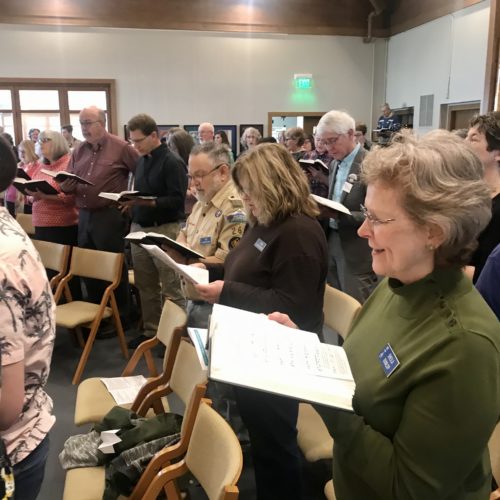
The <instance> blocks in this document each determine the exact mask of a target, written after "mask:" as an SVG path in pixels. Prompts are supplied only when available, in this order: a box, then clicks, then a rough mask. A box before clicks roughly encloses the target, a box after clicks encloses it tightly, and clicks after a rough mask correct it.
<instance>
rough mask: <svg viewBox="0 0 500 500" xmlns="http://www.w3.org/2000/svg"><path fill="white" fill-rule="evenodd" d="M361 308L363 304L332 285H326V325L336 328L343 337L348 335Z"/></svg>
mask: <svg viewBox="0 0 500 500" xmlns="http://www.w3.org/2000/svg"><path fill="white" fill-rule="evenodd" d="M360 309H361V304H360V303H359V302H358V301H357V300H356V299H354V298H353V297H351V296H350V295H347V293H344V292H341V291H340V290H337V289H336V288H333V287H332V286H330V285H326V287H325V301H324V304H323V314H324V316H325V325H326V326H327V327H328V328H331V329H332V330H335V331H336V332H337V333H338V334H339V335H340V336H341V337H342V338H343V339H345V338H346V337H347V334H348V333H349V329H350V328H351V325H352V322H353V321H354V318H355V317H356V315H357V314H358V312H359V310H360Z"/></svg>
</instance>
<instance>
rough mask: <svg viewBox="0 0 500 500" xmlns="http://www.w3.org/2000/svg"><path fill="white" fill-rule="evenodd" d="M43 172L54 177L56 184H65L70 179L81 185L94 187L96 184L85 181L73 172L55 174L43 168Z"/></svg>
mask: <svg viewBox="0 0 500 500" xmlns="http://www.w3.org/2000/svg"><path fill="white" fill-rule="evenodd" d="M40 171H41V172H43V173H44V174H47V175H50V177H53V178H54V180H55V181H56V182H59V183H60V182H64V181H67V180H68V179H73V180H75V181H77V182H79V183H80V184H87V185H89V186H93V185H94V183H93V182H90V181H88V180H87V179H84V178H83V177H80V176H79V175H76V174H72V173H71V172H53V171H52V170H49V169H47V168H42V169H40Z"/></svg>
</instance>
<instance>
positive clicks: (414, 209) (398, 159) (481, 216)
mask: <svg viewBox="0 0 500 500" xmlns="http://www.w3.org/2000/svg"><path fill="white" fill-rule="evenodd" d="M361 177H362V180H363V181H364V182H365V183H366V184H373V183H375V182H380V183H382V184H384V185H387V186H389V187H391V188H393V189H396V190H397V191H399V192H400V193H401V200H402V204H403V208H404V209H405V210H406V212H407V213H408V215H409V216H410V217H411V219H412V220H414V221H415V222H416V223H417V224H420V225H425V224H435V225H437V226H438V227H440V228H441V230H442V231H443V235H444V241H443V243H442V244H441V245H440V246H439V248H438V249H437V250H436V252H435V265H436V266H437V267H446V266H463V265H465V264H467V263H468V261H469V257H470V255H471V253H472V252H473V251H474V249H475V248H476V246H477V241H476V240H477V236H478V235H479V233H480V232H481V231H482V230H483V229H484V228H485V227H486V225H487V224H488V222H489V220H490V218H491V197H490V192H489V189H488V187H487V185H486V184H485V182H484V181H483V165H482V163H481V161H480V160H479V158H478V157H477V156H476V155H475V154H474V152H473V151H472V150H471V149H470V147H469V146H468V144H467V143H466V142H464V141H463V139H460V138H459V137H457V136H456V135H455V134H452V133H451V132H447V131H445V130H435V131H433V132H429V133H428V134H426V135H424V136H423V137H421V138H417V137H416V136H413V135H411V134H410V133H408V132H403V133H400V134H397V135H395V136H394V138H393V140H392V144H391V146H390V147H387V148H375V149H374V150H372V151H371V152H370V153H368V155H367V156H366V157H365V160H364V161H363V165H362V172H361Z"/></svg>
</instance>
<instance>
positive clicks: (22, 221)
mask: <svg viewBox="0 0 500 500" xmlns="http://www.w3.org/2000/svg"><path fill="white" fill-rule="evenodd" d="M16 220H17V222H18V223H19V225H20V226H21V227H22V228H23V229H24V231H25V233H26V234H27V235H28V236H33V235H34V234H35V227H34V226H33V216H32V215H31V214H21V213H19V214H17V215H16Z"/></svg>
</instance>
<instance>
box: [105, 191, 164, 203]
mask: <svg viewBox="0 0 500 500" xmlns="http://www.w3.org/2000/svg"><path fill="white" fill-rule="evenodd" d="M98 196H100V197H101V198H106V199H107V200H113V201H117V202H120V201H130V200H136V199H141V200H156V198H157V196H151V195H149V194H145V193H141V192H139V191H121V192H120V193H106V192H105V191H102V192H101V193H99V195H98Z"/></svg>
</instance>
